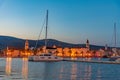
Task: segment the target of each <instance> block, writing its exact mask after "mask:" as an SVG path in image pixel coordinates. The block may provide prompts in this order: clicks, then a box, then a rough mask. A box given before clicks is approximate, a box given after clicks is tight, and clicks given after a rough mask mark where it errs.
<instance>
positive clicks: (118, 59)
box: [109, 23, 120, 62]
mask: <svg viewBox="0 0 120 80" xmlns="http://www.w3.org/2000/svg"><path fill="white" fill-rule="evenodd" d="M114 38H115V46H114V48H112V51H113V54H112V56H111V57H110V59H109V61H116V62H120V55H119V53H118V51H117V48H116V23H114Z"/></svg>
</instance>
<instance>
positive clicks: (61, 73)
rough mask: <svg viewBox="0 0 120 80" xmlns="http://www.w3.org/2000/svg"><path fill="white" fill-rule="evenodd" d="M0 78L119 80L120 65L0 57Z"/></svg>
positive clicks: (5, 79) (16, 79)
mask: <svg viewBox="0 0 120 80" xmlns="http://www.w3.org/2000/svg"><path fill="white" fill-rule="evenodd" d="M0 80H120V65H118V64H98V63H82V62H67V61H61V62H29V61H28V60H27V58H23V59H21V58H13V59H12V58H0Z"/></svg>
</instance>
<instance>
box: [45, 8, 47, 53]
mask: <svg viewBox="0 0 120 80" xmlns="http://www.w3.org/2000/svg"><path fill="white" fill-rule="evenodd" d="M47 27H48V10H47V13H46V27H45V30H46V32H45V53H46V48H47Z"/></svg>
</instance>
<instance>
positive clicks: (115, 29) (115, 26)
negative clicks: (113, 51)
mask: <svg viewBox="0 0 120 80" xmlns="http://www.w3.org/2000/svg"><path fill="white" fill-rule="evenodd" d="M114 38H115V45H114V47H115V48H116V23H114Z"/></svg>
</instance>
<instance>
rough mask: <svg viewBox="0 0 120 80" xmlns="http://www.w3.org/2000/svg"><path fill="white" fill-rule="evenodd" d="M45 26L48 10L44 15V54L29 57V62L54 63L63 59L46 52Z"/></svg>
mask: <svg viewBox="0 0 120 80" xmlns="http://www.w3.org/2000/svg"><path fill="white" fill-rule="evenodd" d="M47 26H48V10H47V14H46V28H45V29H46V30H45V53H41V54H40V55H33V56H29V58H28V60H29V61H35V62H54V61H55V62H56V61H62V60H63V58H61V57H58V56H55V55H52V53H48V52H47V51H46V48H47Z"/></svg>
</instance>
